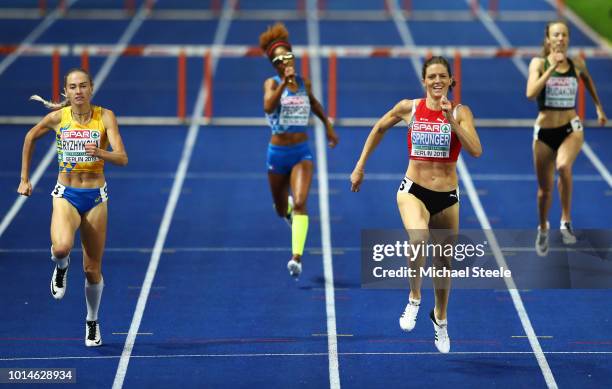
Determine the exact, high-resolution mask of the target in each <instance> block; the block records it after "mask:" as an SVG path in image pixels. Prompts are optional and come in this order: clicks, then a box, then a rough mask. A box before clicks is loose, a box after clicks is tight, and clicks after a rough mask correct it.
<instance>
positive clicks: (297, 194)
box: [291, 160, 314, 202]
mask: <svg viewBox="0 0 612 389" xmlns="http://www.w3.org/2000/svg"><path fill="white" fill-rule="evenodd" d="M313 169H314V164H313V163H312V161H311V160H302V161H300V162H299V163H297V164H296V165H295V166H294V167H293V169H291V192H292V193H293V196H294V198H296V201H298V200H302V201H304V202H305V201H306V198H307V197H308V192H309V191H310V184H311V183H312V172H313Z"/></svg>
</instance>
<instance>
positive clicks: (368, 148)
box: [351, 100, 414, 192]
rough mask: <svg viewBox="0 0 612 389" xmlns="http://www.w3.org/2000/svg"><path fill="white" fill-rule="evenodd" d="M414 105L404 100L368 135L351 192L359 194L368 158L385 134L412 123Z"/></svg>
mask: <svg viewBox="0 0 612 389" xmlns="http://www.w3.org/2000/svg"><path fill="white" fill-rule="evenodd" d="M413 105H414V100H402V101H400V102H399V103H397V104H396V105H395V107H393V108H392V109H391V110H390V111H389V112H387V113H386V114H384V115H383V117H381V118H380V119H378V121H377V122H376V124H375V125H374V127H373V128H372V130H371V131H370V134H369V135H368V138H367V139H366V141H365V144H364V145H363V150H362V151H361V156H360V157H359V160H358V161H357V163H356V164H355V168H354V169H353V173H352V174H351V191H353V192H358V191H359V187H360V186H361V182H362V181H363V176H364V169H365V165H366V162H367V161H368V158H370V154H372V152H373V151H374V149H375V148H376V146H378V144H379V143H380V141H381V140H382V138H383V136H384V135H385V132H387V130H388V129H389V128H391V127H393V126H394V125H396V124H397V123H399V122H400V121H401V120H404V121H405V122H406V123H409V122H410V115H411V114H412V106H413Z"/></svg>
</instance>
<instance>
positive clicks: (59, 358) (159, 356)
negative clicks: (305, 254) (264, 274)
mask: <svg viewBox="0 0 612 389" xmlns="http://www.w3.org/2000/svg"><path fill="white" fill-rule="evenodd" d="M545 354H548V355H581V356H582V355H604V356H607V355H612V351H547V352H545ZM327 355H328V354H327V353H251V354H157V355H132V358H135V359H137V358H142V359H144V358H149V359H162V358H164V359H173V358H270V357H326V356H327ZM338 355H341V356H362V355H363V356H420V355H429V356H437V357H440V358H446V357H447V356H448V355H490V356H496V355H499V356H508V355H518V356H521V355H525V356H530V355H533V352H531V351H454V352H453V351H451V352H450V353H448V354H442V353H439V352H434V351H431V352H429V351H426V352H417V351H415V352H375V351H374V352H345V353H342V352H341V353H338ZM119 358H121V356H120V355H99V356H55V357H2V358H0V361H6V362H9V361H62V360H95V359H119Z"/></svg>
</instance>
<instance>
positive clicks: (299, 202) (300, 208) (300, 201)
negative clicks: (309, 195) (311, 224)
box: [293, 196, 306, 214]
mask: <svg viewBox="0 0 612 389" xmlns="http://www.w3.org/2000/svg"><path fill="white" fill-rule="evenodd" d="M293 212H295V213H297V214H305V213H306V196H297V197H295V198H294V199H293Z"/></svg>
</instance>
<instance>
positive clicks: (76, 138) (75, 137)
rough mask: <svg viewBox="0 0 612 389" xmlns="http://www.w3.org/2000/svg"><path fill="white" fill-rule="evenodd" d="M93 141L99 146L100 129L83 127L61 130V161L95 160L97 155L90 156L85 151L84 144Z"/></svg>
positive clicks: (97, 159)
mask: <svg viewBox="0 0 612 389" xmlns="http://www.w3.org/2000/svg"><path fill="white" fill-rule="evenodd" d="M87 143H95V145H96V147H100V131H99V130H84V129H67V130H64V131H62V153H61V159H62V162H65V163H66V162H67V163H81V162H96V161H99V158H98V157H92V156H89V155H87V154H86V153H85V145H86V144H87Z"/></svg>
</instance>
